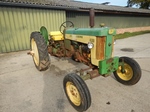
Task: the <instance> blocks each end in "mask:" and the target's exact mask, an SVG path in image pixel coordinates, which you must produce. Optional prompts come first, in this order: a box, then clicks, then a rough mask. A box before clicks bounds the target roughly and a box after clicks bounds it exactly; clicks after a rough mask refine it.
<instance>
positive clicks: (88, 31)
mask: <svg viewBox="0 0 150 112" xmlns="http://www.w3.org/2000/svg"><path fill="white" fill-rule="evenodd" d="M110 29H111V28H108V27H103V28H71V29H67V30H66V34H74V35H87V36H106V35H108V33H109V30H110ZM115 34H116V30H115V29H114V32H113V33H112V34H111V35H115Z"/></svg>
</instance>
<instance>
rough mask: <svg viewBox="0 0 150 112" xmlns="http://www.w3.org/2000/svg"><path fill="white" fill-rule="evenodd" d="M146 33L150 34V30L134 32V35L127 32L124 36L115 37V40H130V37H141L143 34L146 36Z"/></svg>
mask: <svg viewBox="0 0 150 112" xmlns="http://www.w3.org/2000/svg"><path fill="white" fill-rule="evenodd" d="M146 33H150V30H148V31H140V32H133V33H130V32H125V33H123V34H117V35H115V36H114V39H115V40H117V39H123V38H128V37H132V36H136V35H141V34H146Z"/></svg>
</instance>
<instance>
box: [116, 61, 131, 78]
mask: <svg viewBox="0 0 150 112" xmlns="http://www.w3.org/2000/svg"><path fill="white" fill-rule="evenodd" d="M124 70H125V72H124V73H122V71H121V66H119V68H118V70H117V74H118V76H119V77H120V78H121V79H122V80H124V81H129V80H130V79H132V77H133V70H132V68H131V66H130V65H128V64H127V63H124Z"/></svg>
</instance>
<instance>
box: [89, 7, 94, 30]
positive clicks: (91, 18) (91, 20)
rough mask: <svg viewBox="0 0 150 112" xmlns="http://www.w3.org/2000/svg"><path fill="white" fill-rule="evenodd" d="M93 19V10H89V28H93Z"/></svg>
mask: <svg viewBox="0 0 150 112" xmlns="http://www.w3.org/2000/svg"><path fill="white" fill-rule="evenodd" d="M94 18H95V11H94V9H93V8H91V9H90V18H89V24H90V27H91V28H93V27H94Z"/></svg>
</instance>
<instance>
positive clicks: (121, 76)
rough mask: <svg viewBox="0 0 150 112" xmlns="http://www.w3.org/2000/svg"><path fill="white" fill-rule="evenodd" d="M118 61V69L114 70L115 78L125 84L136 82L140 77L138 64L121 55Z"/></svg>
mask: <svg viewBox="0 0 150 112" xmlns="http://www.w3.org/2000/svg"><path fill="white" fill-rule="evenodd" d="M119 63H120V64H119V67H118V70H117V71H115V72H114V76H115V77H116V79H117V80H118V81H119V82H120V83H122V84H125V85H134V84H136V83H137V82H138V81H139V80H140V78H141V68H140V66H139V64H138V63H137V62H136V61H135V60H133V59H131V58H129V57H121V58H120V59H119Z"/></svg>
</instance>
